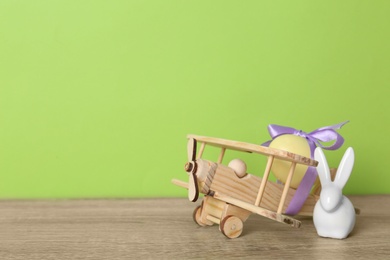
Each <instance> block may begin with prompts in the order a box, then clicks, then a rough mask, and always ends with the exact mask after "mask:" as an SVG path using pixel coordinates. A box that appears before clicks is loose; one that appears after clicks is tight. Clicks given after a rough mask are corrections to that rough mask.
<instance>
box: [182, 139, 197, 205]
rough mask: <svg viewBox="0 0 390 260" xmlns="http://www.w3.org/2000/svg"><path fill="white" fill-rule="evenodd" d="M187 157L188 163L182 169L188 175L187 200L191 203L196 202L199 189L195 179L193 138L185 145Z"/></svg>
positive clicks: (195, 165)
mask: <svg viewBox="0 0 390 260" xmlns="http://www.w3.org/2000/svg"><path fill="white" fill-rule="evenodd" d="M187 156H188V162H187V163H186V165H185V166H184V169H185V170H186V172H187V173H188V175H189V179H188V199H189V200H190V201H192V202H195V201H197V200H198V197H199V188H198V180H197V178H196V168H197V164H196V162H195V160H196V140H195V139H194V138H189V139H188V143H187Z"/></svg>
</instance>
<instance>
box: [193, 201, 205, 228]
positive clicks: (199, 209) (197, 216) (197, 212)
mask: <svg viewBox="0 0 390 260" xmlns="http://www.w3.org/2000/svg"><path fill="white" fill-rule="evenodd" d="M201 214H202V206H198V207H196V208H195V210H194V213H193V214H192V218H193V219H194V221H195V223H196V224H198V225H199V226H201V227H204V226H206V224H204V223H203V222H202V221H201V220H200V216H201Z"/></svg>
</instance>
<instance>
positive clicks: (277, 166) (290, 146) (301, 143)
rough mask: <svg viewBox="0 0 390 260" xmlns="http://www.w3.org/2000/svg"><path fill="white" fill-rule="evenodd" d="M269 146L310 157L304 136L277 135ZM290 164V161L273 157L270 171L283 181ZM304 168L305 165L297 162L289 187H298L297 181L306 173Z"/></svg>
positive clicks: (285, 178) (305, 167)
mask: <svg viewBox="0 0 390 260" xmlns="http://www.w3.org/2000/svg"><path fill="white" fill-rule="evenodd" d="M269 147H272V148H276V149H279V150H284V151H288V152H291V153H295V154H298V155H301V156H305V157H307V158H310V146H309V143H308V141H307V140H306V138H303V137H301V136H297V135H290V134H286V135H281V136H278V137H276V138H275V139H274V140H272V142H271V144H270V145H269ZM290 166H291V162H288V161H283V160H279V159H275V160H274V162H273V164H272V168H271V171H272V173H273V174H274V175H275V177H276V178H277V179H278V180H279V181H281V182H282V183H285V182H286V180H287V176H288V172H289V169H290ZM306 170H307V166H306V165H302V164H297V166H296V168H295V172H294V175H293V179H292V181H291V185H290V187H292V188H294V189H296V188H298V186H299V183H300V182H301V180H302V178H303V176H304V175H305V173H306Z"/></svg>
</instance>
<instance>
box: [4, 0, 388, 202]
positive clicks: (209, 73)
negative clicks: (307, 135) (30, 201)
mask: <svg viewBox="0 0 390 260" xmlns="http://www.w3.org/2000/svg"><path fill="white" fill-rule="evenodd" d="M389 13H390V2H389V1H340V0H337V1H309V0H308V1H287V0H286V1H226V0H225V1H179V0H177V1H168V0H166V1H160V0H149V1H145V0H144V1H141V0H138V1H136V0H130V1H128V0H123V1H119V0H113V1H112V0H94V1H87V0H82V1H79V0H77V1H76V0H68V1H64V0H62V1H59V0H57V1H56V0H37V1H27V0H21V1H11V0H2V1H0V197H1V198H37V197H54V198H58V197H64V198H67V197H150V196H186V192H185V191H184V190H183V189H181V188H178V187H176V186H173V185H172V184H171V183H170V180H171V178H180V179H183V180H185V179H186V174H185V172H184V171H183V165H184V163H185V161H186V135H187V134H188V133H194V134H200V135H207V136H215V137H221V138H226V139H233V140H241V141H246V142H251V143H262V142H264V141H267V140H268V139H269V135H268V132H267V125H268V124H271V123H273V124H281V125H286V126H292V127H296V128H298V129H303V130H305V131H312V130H314V129H316V128H319V127H322V126H327V125H332V124H336V123H340V122H342V121H345V120H350V122H349V123H348V124H347V125H345V126H344V127H343V128H342V129H341V130H339V133H340V134H342V135H343V137H344V138H345V139H346V142H345V145H344V146H343V147H342V148H341V149H340V150H338V151H333V152H332V151H325V153H326V155H327V156H328V161H329V163H330V164H331V165H333V166H337V165H338V163H339V160H340V159H341V156H342V154H343V153H344V151H345V150H346V148H347V147H348V146H352V147H354V149H355V153H356V164H355V168H354V171H353V173H352V176H351V179H350V181H349V182H348V184H347V186H346V187H345V190H344V192H345V193H347V194H373V193H389V192H390V187H389V182H390V174H388V168H389V166H388V165H389V152H388V151H389V148H388V147H389V146H390V142H389V141H390V138H389V135H390V131H389V130H390V126H389V112H390V109H389V101H388V100H389V96H390V95H389V94H390V90H389V87H390V83H389V82H390V73H389V69H390V48H389V46H390V19H389ZM248 160H251V162H255V161H256V159H252V158H251V159H248ZM256 167H257V166H253V169H252V170H253V173H255V174H260V173H262V170H263V168H262V166H261V165H260V166H259V167H258V168H256ZM256 170H258V172H255V171H256Z"/></svg>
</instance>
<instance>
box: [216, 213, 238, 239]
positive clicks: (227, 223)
mask: <svg viewBox="0 0 390 260" xmlns="http://www.w3.org/2000/svg"><path fill="white" fill-rule="evenodd" d="M243 227H244V223H243V222H242V220H241V219H240V218H238V217H236V216H226V217H225V218H224V219H223V220H222V221H221V223H220V226H219V228H220V229H221V232H222V234H224V235H225V236H226V237H228V238H237V237H239V236H240V235H241V233H242V229H243Z"/></svg>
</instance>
